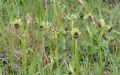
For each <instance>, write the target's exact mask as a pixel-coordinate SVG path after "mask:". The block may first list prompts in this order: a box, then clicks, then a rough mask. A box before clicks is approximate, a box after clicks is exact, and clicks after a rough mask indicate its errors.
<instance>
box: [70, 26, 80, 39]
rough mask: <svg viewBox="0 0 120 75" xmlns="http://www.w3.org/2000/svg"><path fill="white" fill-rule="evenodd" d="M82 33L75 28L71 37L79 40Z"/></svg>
mask: <svg viewBox="0 0 120 75" xmlns="http://www.w3.org/2000/svg"><path fill="white" fill-rule="evenodd" d="M80 34H81V32H80V31H79V29H78V28H73V29H72V31H71V35H72V36H74V38H78V37H79V36H80Z"/></svg>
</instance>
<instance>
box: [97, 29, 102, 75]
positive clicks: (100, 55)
mask: <svg viewBox="0 0 120 75" xmlns="http://www.w3.org/2000/svg"><path fill="white" fill-rule="evenodd" d="M102 35H103V30H101V31H100V36H99V38H98V48H99V59H100V60H99V61H100V72H99V75H102V68H103V64H102V50H101V41H102Z"/></svg>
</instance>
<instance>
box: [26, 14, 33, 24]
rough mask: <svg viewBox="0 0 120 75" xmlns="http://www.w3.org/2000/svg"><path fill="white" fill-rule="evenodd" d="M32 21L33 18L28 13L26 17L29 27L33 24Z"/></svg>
mask: <svg viewBox="0 0 120 75" xmlns="http://www.w3.org/2000/svg"><path fill="white" fill-rule="evenodd" d="M31 20H32V17H31V16H30V14H29V13H27V15H26V23H27V25H29V24H30V23H31Z"/></svg>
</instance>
